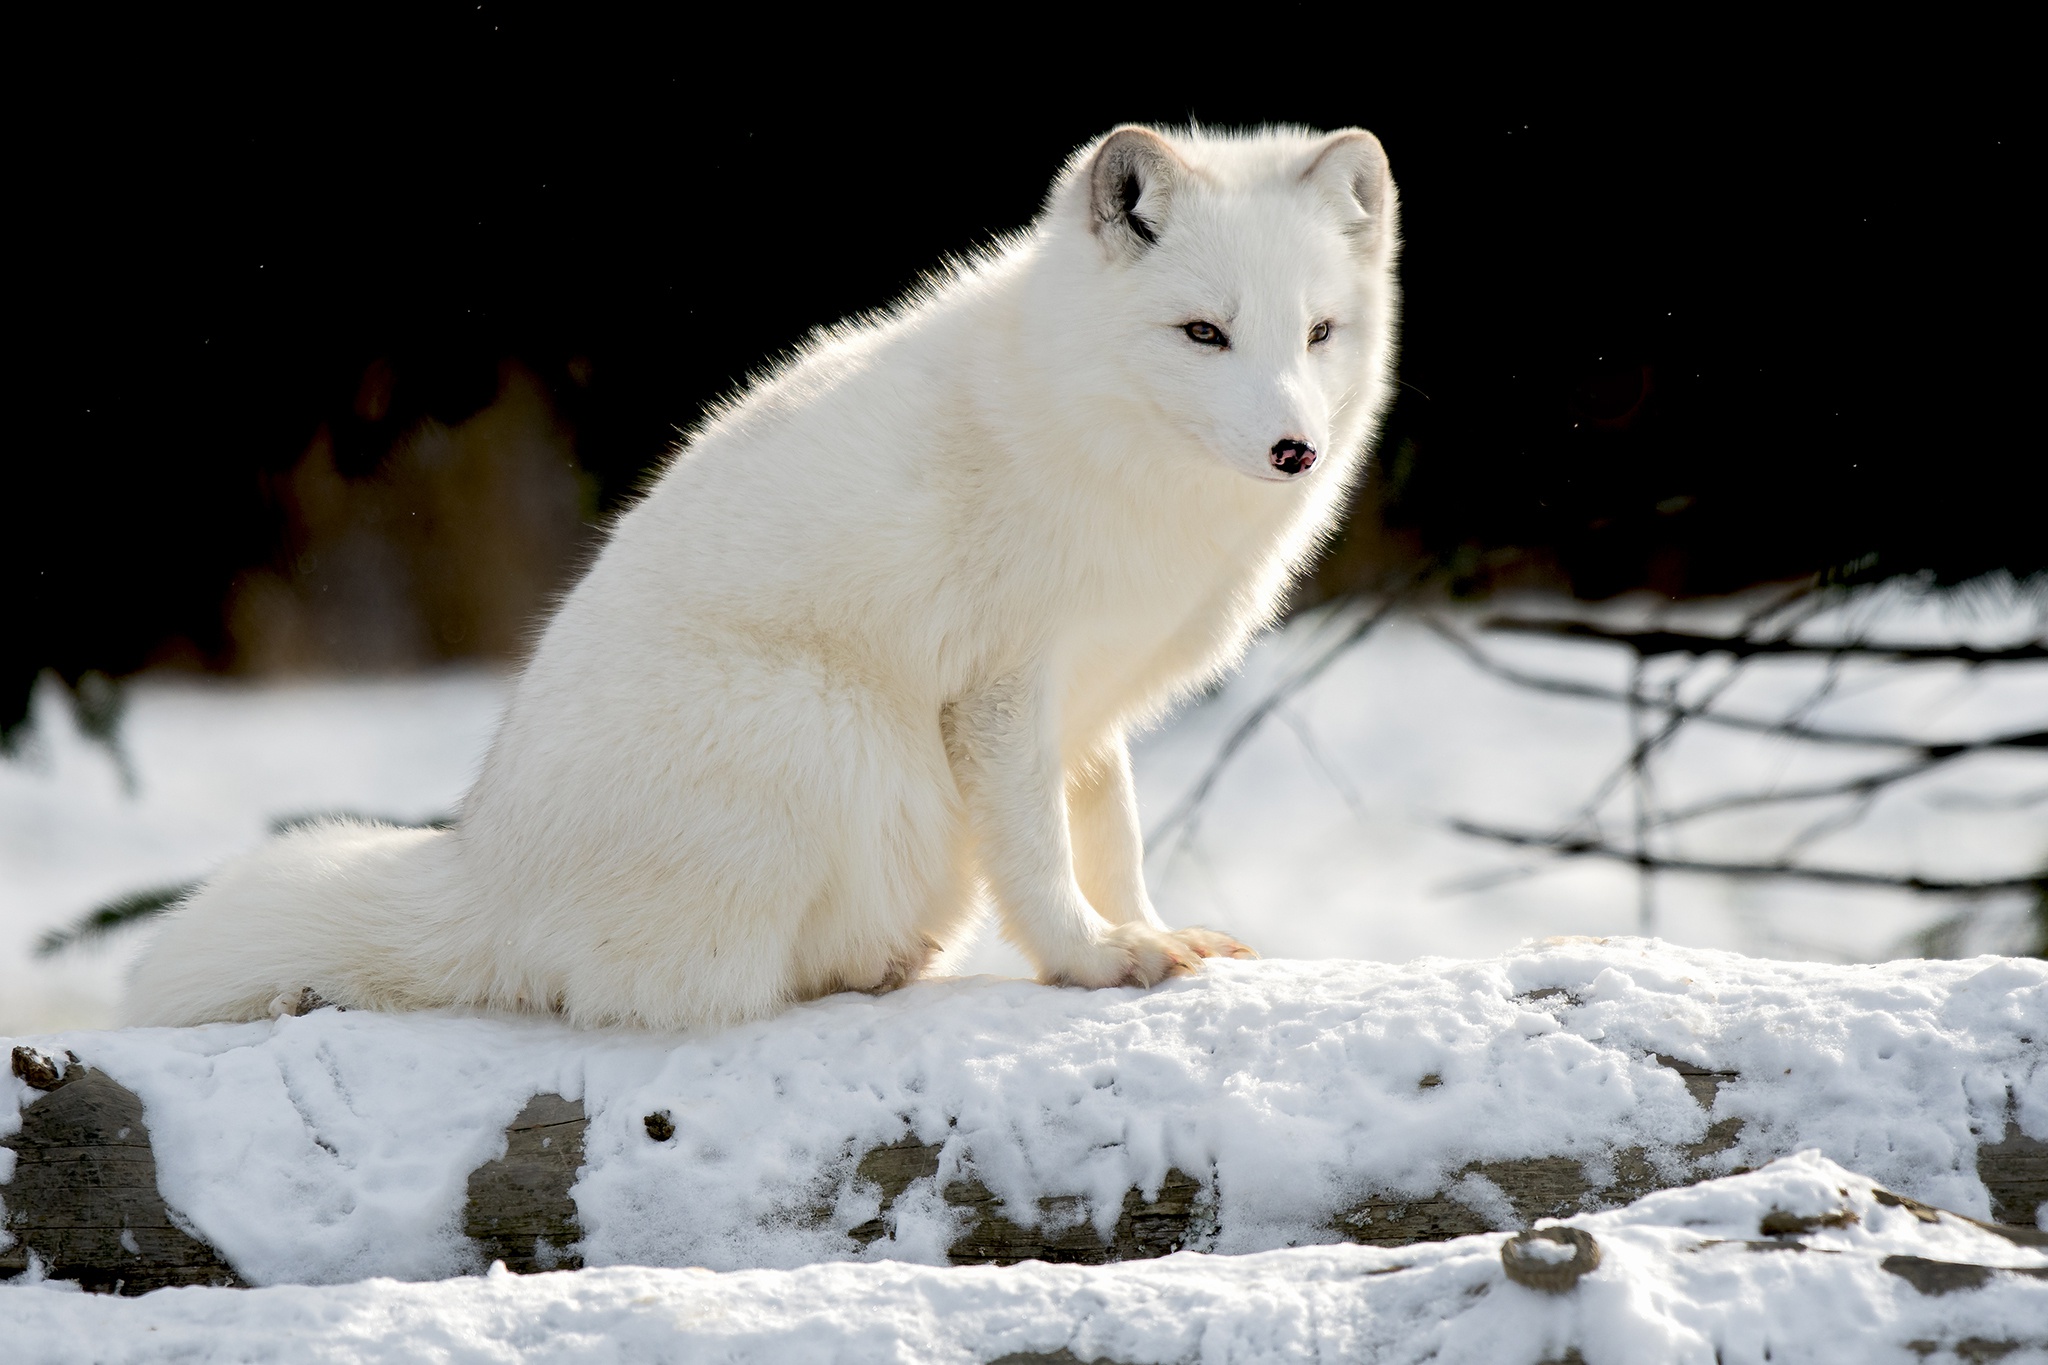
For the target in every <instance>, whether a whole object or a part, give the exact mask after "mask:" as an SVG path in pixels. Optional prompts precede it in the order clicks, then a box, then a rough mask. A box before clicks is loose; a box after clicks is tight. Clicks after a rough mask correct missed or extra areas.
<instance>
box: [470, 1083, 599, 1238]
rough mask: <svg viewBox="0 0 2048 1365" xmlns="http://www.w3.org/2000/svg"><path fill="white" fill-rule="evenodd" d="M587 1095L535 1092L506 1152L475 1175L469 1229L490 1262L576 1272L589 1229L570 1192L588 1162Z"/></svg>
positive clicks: (512, 1128)
mask: <svg viewBox="0 0 2048 1365" xmlns="http://www.w3.org/2000/svg"><path fill="white" fill-rule="evenodd" d="M588 1126H589V1123H588V1120H586V1119H585V1118H584V1116H583V1101H581V1100H565V1099H563V1098H562V1097H561V1096H560V1095H535V1096H534V1097H533V1098H532V1099H530V1100H528V1101H527V1102H526V1107H525V1108H524V1109H522V1110H520V1111H519V1115H518V1117H517V1118H515V1119H513V1120H512V1124H511V1126H510V1127H508V1128H507V1129H506V1130H505V1155H503V1156H501V1157H499V1158H498V1159H497V1160H496V1161H489V1162H486V1163H484V1164H483V1165H482V1166H479V1167H477V1168H476V1169H475V1170H474V1171H471V1172H470V1174H469V1198H468V1201H467V1203H466V1204H465V1205H464V1207H463V1220H462V1222H463V1231H464V1232H466V1233H468V1234H469V1237H470V1240H471V1241H473V1242H475V1243H476V1244H477V1247H478V1249H479V1250H480V1251H481V1252H482V1253H483V1259H484V1263H485V1264H486V1265H488V1264H489V1263H490V1262H492V1261H503V1262H504V1263H505V1268H506V1269H507V1270H512V1271H516V1272H518V1273H520V1274H531V1273H532V1272H534V1271H536V1270H576V1269H580V1268H581V1267H582V1265H583V1256H582V1254H581V1253H580V1252H578V1251H577V1250H575V1246H576V1243H577V1242H578V1241H579V1240H581V1238H582V1236H583V1230H582V1226H581V1224H579V1223H578V1222H577V1219H576V1201H575V1200H573V1199H571V1198H570V1197H569V1190H570V1188H571V1187H572V1186H574V1185H575V1183H576V1173H577V1172H578V1171H579V1170H580V1169H582V1166H583V1131H584V1129H585V1128H587V1127H588Z"/></svg>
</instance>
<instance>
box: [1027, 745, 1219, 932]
mask: <svg viewBox="0 0 2048 1365" xmlns="http://www.w3.org/2000/svg"><path fill="white" fill-rule="evenodd" d="M1067 822H1068V825H1069V827H1070V829H1071V831H1072V836H1073V841H1074V871H1075V875H1076V876H1077V877H1078V879H1079V881H1080V883H1081V890H1082V891H1083V892H1084V893H1085V894H1086V895H1087V897H1088V899H1089V901H1090V902H1091V903H1092V904H1093V905H1094V906H1095V909H1096V910H1097V911H1098V912H1100V913H1101V915H1102V917H1103V918H1104V919H1107V920H1108V921H1109V922H1110V923H1111V924H1149V925H1151V926H1152V927H1153V928H1154V929H1159V930H1162V931H1164V932H1166V933H1168V934H1170V935H1171V936H1172V937H1174V938H1176V939H1178V940H1180V942H1181V943H1182V945H1183V946H1185V947H1186V948H1187V949H1188V950H1189V951H1190V952H1192V953H1194V954H1195V955H1196V956H1198V957H1238V958H1244V957H1257V956H1258V954H1257V953H1255V952H1253V951H1252V950H1251V949H1250V948H1247V947H1245V945H1244V944H1242V943H1239V942H1238V941H1237V940H1236V939H1234V938H1232V937H1231V936H1230V935H1228V934H1219V933H1217V932H1216V931H1215V930H1213V929H1200V928H1191V929H1167V928H1166V925H1165V923H1164V922H1163V921H1161V919H1160V918H1159V912H1158V911H1157V910H1155V909H1153V908H1152V898H1151V897H1150V896H1149V895H1148V894H1146V891H1145V840H1144V835H1143V834H1142V833H1141V832H1140V830H1139V826H1138V792H1137V786H1136V784H1135V783H1134V782H1133V781H1132V780H1131V754H1130V749H1129V747H1128V746H1127V745H1126V744H1125V743H1124V739H1123V736H1121V735H1117V736H1115V737H1113V738H1111V739H1110V740H1109V741H1108V742H1107V743H1105V744H1103V745H1102V746H1101V747H1099V748H1098V749H1097V750H1096V751H1095V752H1094V753H1093V754H1090V755H1089V756H1088V758H1087V759H1085V760H1084V761H1082V762H1080V763H1077V764H1075V765H1074V766H1073V767H1072V768H1070V769H1069V770H1068V772H1067Z"/></svg>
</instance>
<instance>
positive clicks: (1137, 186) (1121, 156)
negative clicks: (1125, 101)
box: [1088, 127, 1186, 259]
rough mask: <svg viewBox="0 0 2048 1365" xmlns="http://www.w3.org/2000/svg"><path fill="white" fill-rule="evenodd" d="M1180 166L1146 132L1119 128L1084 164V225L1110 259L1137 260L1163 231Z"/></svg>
mask: <svg viewBox="0 0 2048 1365" xmlns="http://www.w3.org/2000/svg"><path fill="white" fill-rule="evenodd" d="M1185 170H1186V163H1184V162H1183V161H1182V160H1181V159H1180V154H1179V153H1178V152H1176V151H1174V150H1173V147H1172V145H1171V144H1169V143H1168V142H1167V140H1166V139H1165V138H1163V137H1161V136H1159V134H1157V133H1155V132H1153V131H1152V130H1151V129H1150V128H1128V127H1127V128H1119V129H1117V130H1116V131H1115V132H1113V133H1111V134H1110V135H1109V136H1108V137H1107V138H1105V139H1103V142H1102V145H1101V146H1100V147H1098V148H1096V149H1095V157H1094V159H1093V160H1092V161H1090V162H1089V164H1088V223H1089V226H1090V227H1091V228H1092V229H1093V230H1094V233H1095V235H1096V237H1098V238H1100V239H1101V241H1102V244H1103V245H1104V246H1105V247H1106V248H1108V249H1109V251H1110V253H1111V254H1112V255H1113V256H1120V257H1124V258H1126V259H1130V258H1135V257H1137V256H1141V255H1143V254H1144V253H1145V252H1146V251H1148V250H1150V249H1151V247H1152V246H1153V245H1154V244H1155V243H1156V242H1158V240H1159V233H1160V230H1161V229H1162V228H1163V227H1164V226H1165V225H1166V214H1167V211H1168V208H1169V207H1170V205H1171V203H1172V200H1173V190H1174V186H1175V185H1176V184H1177V183H1178V182H1179V180H1180V178H1181V175H1182V174H1183V173H1184V172H1185Z"/></svg>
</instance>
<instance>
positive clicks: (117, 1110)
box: [0, 1048, 240, 1294]
mask: <svg viewBox="0 0 2048 1365" xmlns="http://www.w3.org/2000/svg"><path fill="white" fill-rule="evenodd" d="M24 1054H26V1055H24ZM14 1074H15V1075H17V1076H19V1077H21V1078H22V1079H23V1080H24V1081H27V1082H28V1083H29V1084H30V1085H31V1086H33V1087H34V1088H35V1089H38V1090H42V1091H44V1092H46V1093H45V1094H44V1095H43V1097H42V1098H41V1099H39V1100H37V1101H36V1102H35V1103H34V1104H31V1105H29V1106H28V1107H27V1108H26V1109H24V1110H23V1111H22V1116H21V1118H22V1124H21V1131H20V1132H18V1133H16V1134H15V1135H14V1136H13V1137H10V1138H8V1139H6V1140H5V1142H4V1143H0V1145H4V1146H6V1147H10V1148H12V1149H13V1150H14V1153H15V1163H14V1175H13V1178H12V1179H10V1180H9V1181H8V1182H7V1183H6V1184H5V1185H0V1199H4V1200H5V1201H6V1205H7V1222H6V1226H7V1231H8V1232H9V1233H11V1234H13V1237H14V1240H13V1241H12V1242H11V1243H10V1244H9V1245H8V1246H6V1247H5V1248H0V1279H12V1278H13V1277H14V1276H16V1275H19V1274H22V1273H23V1272H25V1271H26V1270H27V1269H28V1268H29V1263H30V1258H31V1257H33V1258H34V1259H35V1262H36V1264H38V1265H39V1266H40V1267H41V1268H42V1270H43V1272H44V1273H45V1274H47V1275H48V1276H50V1277H51V1278H52V1279H60V1280H76V1281H78V1282H79V1283H80V1284H82V1285H84V1286H85V1287H86V1288H88V1289H95V1290H102V1291H110V1292H113V1293H117V1294H142V1293H147V1292H148V1291H149V1290H152V1289H161V1288H163V1287H165V1286H167V1285H185V1284H239V1283H240V1280H239V1279H237V1277H236V1275H235V1272H234V1271H233V1270H232V1269H231V1268H230V1267H229V1266H228V1264H227V1263H226V1262H225V1261H224V1260H222V1259H221V1258H220V1256H219V1255H217V1254H216V1253H215V1252H214V1250H213V1248H212V1247H209V1246H208V1245H206V1243H204V1242H202V1241H200V1240H199V1239H198V1238H196V1237H194V1236H192V1235H191V1234H190V1233H188V1232H186V1231H185V1230H184V1229H183V1228H181V1227H179V1226H178V1224H177V1223H176V1222H175V1221H174V1220H173V1218H172V1216H171V1213H170V1210H169V1209H167V1208H166V1207H165V1206H164V1200H163V1196H162V1195H160V1194H159V1193H157V1185H156V1158H155V1156H154V1155H153V1154H152V1153H151V1151H150V1147H149V1128H148V1126H147V1125H146V1124H144V1123H143V1121H142V1101H141V1100H140V1099H138V1098H136V1096H135V1094H134V1092H132V1091H130V1090H128V1089H126V1088H125V1087H123V1086H121V1085H120V1084H118V1083H117V1082H115V1081H114V1080H113V1079H112V1078H110V1077H108V1076H107V1075H105V1074H104V1073H102V1072H98V1071H93V1070H90V1069H89V1068H87V1067H85V1066H83V1065H81V1064H79V1063H78V1062H77V1061H76V1060H75V1059H69V1060H68V1064H67V1063H65V1062H59V1061H57V1060H55V1059H52V1058H50V1057H48V1056H46V1055H44V1054H41V1053H35V1052H33V1051H32V1050H31V1049H27V1048H17V1049H15V1065H14Z"/></svg>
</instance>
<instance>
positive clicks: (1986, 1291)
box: [0, 1153, 2048, 1365]
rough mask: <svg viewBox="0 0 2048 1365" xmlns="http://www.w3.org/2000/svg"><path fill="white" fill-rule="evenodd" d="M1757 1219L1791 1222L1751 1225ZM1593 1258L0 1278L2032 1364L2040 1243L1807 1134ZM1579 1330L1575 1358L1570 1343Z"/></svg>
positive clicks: (1538, 1351)
mask: <svg viewBox="0 0 2048 1365" xmlns="http://www.w3.org/2000/svg"><path fill="white" fill-rule="evenodd" d="M1766 1225H1777V1226H1787V1227H1790V1228H1794V1229H1796V1230H1793V1231H1787V1232H1783V1233H1780V1234H1778V1235H1777V1236H1775V1237H1766V1236H1764V1235H1763V1232H1762V1229H1763V1228H1764V1227H1765V1226H1766ZM1569 1226H1571V1227H1572V1228H1574V1229H1577V1230H1579V1231H1580V1232H1581V1233H1583V1234H1584V1235H1585V1236H1586V1237H1588V1238H1590V1239H1591V1240H1592V1241H1594V1242H1596V1243H1597V1245H1598V1247H1599V1248H1600V1253H1601V1254H1600V1256H1599V1258H1598V1264H1597V1266H1595V1267H1594V1268H1593V1269H1591V1270H1590V1271H1588V1272H1587V1273H1585V1274H1584V1275H1583V1276H1582V1277H1580V1278H1578V1279H1577V1280H1576V1281H1574V1282H1572V1283H1570V1284H1568V1285H1564V1286H1562V1287H1560V1288H1558V1289H1543V1288H1531V1287H1526V1286H1525V1285H1523V1284H1520V1283H1516V1282H1513V1281H1512V1280H1511V1279H1510V1278H1509V1275H1508V1274H1507V1273H1505V1266H1504V1264H1503V1262H1504V1257H1503V1255H1502V1251H1503V1247H1502V1243H1503V1241H1504V1240H1505V1239H1503V1238H1502V1237H1501V1236H1500V1235H1498V1234H1491V1235H1480V1236H1472V1237H1462V1238H1459V1239H1458V1240H1456V1241H1453V1242H1444V1243H1435V1244H1427V1245H1419V1246H1413V1247H1405V1248H1401V1249H1399V1250H1383V1249H1378V1248H1371V1247H1351V1246H1345V1247H1314V1248H1300V1249H1296V1250H1287V1251H1274V1252H1269V1253H1266V1254H1263V1255H1252V1256H1242V1257H1224V1256H1205V1255H1199V1254H1195V1253H1183V1254H1181V1255H1177V1256H1172V1257H1169V1258H1167V1259H1165V1260H1159V1261H1141V1262H1133V1263H1130V1264H1125V1265H1118V1266H1103V1267H1079V1266H1051V1265H1043V1264H1039V1263H1035V1262H1034V1263H1027V1264H1024V1265H1018V1266H1011V1267H1006V1268H1000V1269H999V1268H995V1267H976V1268H969V1269H932V1268H928V1267H921V1266H913V1265H906V1264H902V1263H891V1264H883V1265H849V1264H825V1265H815V1266H809V1267H805V1268H802V1269H797V1270H755V1271H743V1272H738V1273H727V1274H718V1273H713V1272H710V1271H705V1270H657V1269H644V1268H615V1269H602V1270H584V1271H576V1272H560V1273H554V1274H544V1275H527V1276H519V1275H508V1274H505V1273H503V1272H502V1271H498V1272H494V1273H493V1274H491V1275H489V1276H486V1277H481V1278H467V1279H461V1280H449V1281H443V1282H440V1283H437V1284H423V1285H415V1284H400V1283H396V1282H393V1281H391V1280H371V1281H367V1282H364V1283H359V1284H351V1285H346V1286H334V1287H320V1288H310V1287H298V1286H290V1287H280V1288H272V1289H258V1290H232V1289H210V1288H191V1289H167V1290H160V1291H158V1292H156V1293H154V1294H150V1295H147V1296H145V1297H142V1298H139V1299H119V1298H115V1297H113V1296H109V1295H88V1294H81V1293H76V1292H71V1293H65V1292H60V1290H59V1286H57V1285H56V1284H54V1283H52V1284H49V1285H37V1286H25V1287H20V1286H18V1287H11V1288H0V1317H4V1318H5V1320H6V1321H7V1323H8V1338H9V1341H10V1344H11V1345H13V1346H14V1347H16V1348H17V1349H21V1350H24V1351H26V1353H27V1354H26V1357H25V1358H27V1359H33V1360H37V1361H46V1362H49V1363H50V1365H65V1363H67V1362H73V1361H76V1362H87V1361H91V1362H95V1365H117V1363H118V1362H125V1361H140V1360H162V1359H172V1358H175V1359H178V1360H183V1361H192V1362H209V1361H241V1360H251V1359H267V1358H270V1357H271V1356H272V1355H274V1353H275V1352H276V1351H277V1350H279V1349H280V1348H281V1345H282V1344H283V1343H286V1342H289V1343H290V1350H291V1355H292V1358H293V1359H295V1360H303V1361H307V1362H323V1361H335V1362H342V1361H346V1362H351V1363H352V1365H379V1362H386V1361H393V1362H395V1361H413V1360H422V1359H434V1360H449V1361H477V1362H485V1361H505V1360H515V1359H516V1360H526V1361H540V1360H568V1359H577V1360H581V1359H589V1358H594V1357H602V1358H603V1359H606V1360H618V1361H643V1360H646V1361H652V1360H719V1361H725V1362H732V1363H733V1365H742V1363H744V1362H760V1363H761V1365H770V1363H771V1362H772V1363H773V1365H800V1363H802V1362H813V1361H816V1362H824V1361H832V1362H840V1363H841V1365H864V1363H866V1362H875V1363H876V1365H880V1363H882V1362H888V1363H890V1365H894V1362H900V1361H904V1360H917V1361H925V1362H932V1365H970V1363H971V1365H982V1362H987V1361H995V1360H1000V1361H1005V1362H1051V1361H1107V1362H1126V1363H1128V1365H1138V1362H1147V1363H1158V1362H1170V1361H1189V1360H1197V1359H1200V1360H1206V1361H1231V1362H1241V1363H1245V1365H1249V1363H1250V1362H1295V1361H1303V1360H1323V1361H1338V1360H1345V1361H1375V1362H1381V1363H1382V1365H1405V1363H1406V1362H1421V1361H1434V1362H1438V1363H1439V1365H1478V1363H1480V1362H1483V1363H1484V1365H1536V1363H1537V1362H1540V1361H1554V1360H1560V1359H1568V1358H1577V1359H1580V1360H1583V1361H1584V1362H1585V1363H1586V1365H1622V1363H1623V1362H1627V1363H1628V1365H1634V1363H1635V1362H1640V1361H1669V1362H1673V1363H1674V1365H1693V1363H1694V1362H1697V1363H1698V1365H1709V1363H1710V1362H1713V1361H1717V1360H1726V1361H1730V1362H1734V1361H1762V1360H1772V1359H1776V1360H1801V1361H1811V1362H1842V1363H1843V1365H1851V1363H1852V1362H1853V1365H1866V1362H1872V1361H1893V1360H1896V1361H1900V1362H1909V1361H1917V1360H1926V1359H1930V1358H1933V1359H1949V1360H1952V1359H1993V1358H1997V1359H2008V1360H2019V1359H2034V1358H2035V1354H2034V1353H2035V1352H2038V1351H2041V1350H2044V1349H2048V1330H2044V1328H2048V1252H2044V1251H2042V1250H2038V1249H2032V1248H2027V1247H2022V1246H2018V1245H2015V1244H2014V1243H2013V1242H2011V1241H2010V1240H2007V1239H2004V1238H2000V1237H1999V1236H1997V1235H1995V1234H1994V1233H1992V1232H1988V1231H1985V1230H1983V1229H1980V1228H1977V1227H1974V1226H1972V1225H1970V1224H1967V1223H1964V1222H1960V1221H1958V1220H1955V1219H1951V1218H1947V1217H1937V1218H1935V1219H1934V1220H1933V1221H1931V1222H1930V1221H1928V1220H1927V1218H1926V1217H1924V1216H1922V1215H1921V1213H1920V1212H1919V1211H1917V1210H1915V1209H1914V1208H1912V1207H1911V1206H1910V1205H1905V1204H1902V1203H1901V1202H1900V1201H1898V1200H1896V1199H1888V1198H1887V1197H1886V1196H1885V1195H1884V1194H1883V1193H1882V1192H1881V1191H1879V1190H1877V1189H1875V1188H1874V1187H1873V1186H1872V1183H1871V1182H1870V1181H1868V1180H1866V1179H1864V1178H1862V1177H1860V1176H1857V1175H1854V1174H1852V1173H1850V1172H1848V1171H1846V1170H1843V1169H1842V1168H1841V1167H1839V1166H1837V1165H1835V1164H1834V1163H1832V1162H1829V1161H1827V1160H1825V1159H1824V1158H1821V1157H1819V1156H1818V1155H1815V1154H1810V1153H1809V1154H1805V1155H1802V1156H1798V1157H1792V1158H1788V1159H1786V1160H1783V1161H1780V1162H1777V1163H1775V1164H1774V1165H1772V1166H1770V1167H1768V1168H1766V1169H1764V1170H1761V1171H1756V1172H1752V1173H1750V1174H1747V1175H1741V1176H1734V1177H1730V1178H1727V1179H1723V1180H1718V1181H1714V1182H1712V1183H1709V1184H1705V1185H1698V1186H1694V1187H1692V1188H1689V1189H1684V1190H1671V1191H1666V1192H1664V1193H1660V1194H1655V1195H1651V1196H1649V1197H1647V1198H1645V1199H1642V1200H1640V1201H1638V1202H1637V1203H1636V1204H1634V1205H1632V1206H1630V1207H1629V1208H1626V1209H1622V1210H1617V1211H1614V1212H1611V1213H1602V1214H1591V1215H1586V1216H1582V1217H1578V1218H1574V1219H1571V1220H1569ZM1571 1352H1575V1353H1576V1356H1575V1357H1574V1356H1572V1355H1569V1354H1568V1353H1571Z"/></svg>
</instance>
